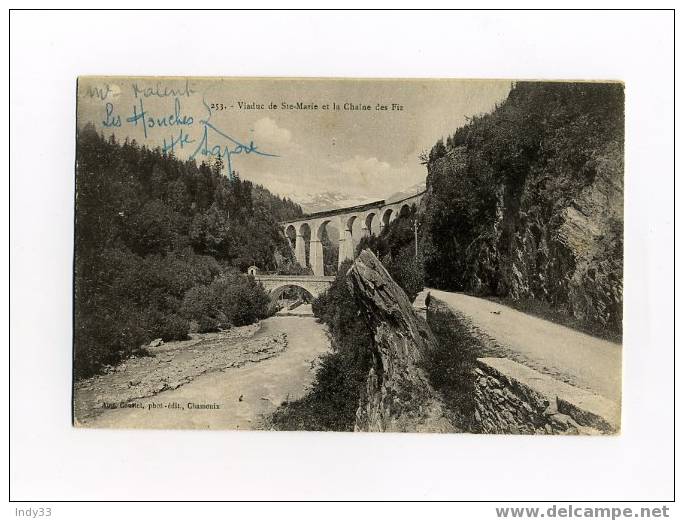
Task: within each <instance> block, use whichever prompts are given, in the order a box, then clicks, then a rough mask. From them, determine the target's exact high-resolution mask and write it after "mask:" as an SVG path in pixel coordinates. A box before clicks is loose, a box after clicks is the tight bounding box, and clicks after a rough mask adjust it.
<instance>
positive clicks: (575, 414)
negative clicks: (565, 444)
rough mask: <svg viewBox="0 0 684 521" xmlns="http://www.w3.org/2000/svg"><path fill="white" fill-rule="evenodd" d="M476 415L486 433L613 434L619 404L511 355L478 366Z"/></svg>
mask: <svg viewBox="0 0 684 521" xmlns="http://www.w3.org/2000/svg"><path fill="white" fill-rule="evenodd" d="M473 377H474V378H475V387H474V389H475V390H474V392H475V405H476V410H475V420H476V424H477V425H479V426H480V428H481V432H483V433H488V434H613V433H616V432H617V431H618V430H619V419H618V418H615V417H614V416H615V414H614V410H615V405H614V404H612V402H610V401H609V400H606V399H604V398H602V397H600V396H598V395H595V394H593V393H590V392H588V391H585V390H583V389H579V388H577V387H573V386H570V385H568V384H566V383H564V382H561V381H559V380H555V379H553V378H551V377H550V376H548V375H544V374H542V373H540V372H538V371H535V370H534V369H530V368H529V367H526V366H524V365H522V364H519V363H517V362H514V361H512V360H509V359H507V358H480V359H478V360H477V367H476V368H475V369H474V374H473Z"/></svg>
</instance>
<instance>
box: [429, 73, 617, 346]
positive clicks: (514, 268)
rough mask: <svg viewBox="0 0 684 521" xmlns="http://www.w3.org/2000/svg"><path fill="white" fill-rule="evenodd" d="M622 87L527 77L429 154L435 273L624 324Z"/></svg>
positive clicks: (459, 284)
mask: <svg viewBox="0 0 684 521" xmlns="http://www.w3.org/2000/svg"><path fill="white" fill-rule="evenodd" d="M623 154H624V91H623V86H622V85H621V84H618V83H548V82H545V83H536V82H519V83H517V84H516V85H515V86H514V87H513V89H512V90H511V92H510V94H509V96H508V98H507V99H506V100H505V101H504V102H503V103H502V104H501V105H500V106H498V107H497V108H496V110H494V111H493V112H492V113H491V114H487V115H484V116H481V117H476V118H473V119H472V120H471V121H470V122H469V124H467V125H466V126H464V127H462V128H459V129H458V130H456V132H455V133H454V134H453V135H451V136H449V137H448V138H447V139H446V142H443V141H442V140H440V141H439V142H437V143H436V145H435V146H434V147H433V148H432V150H431V151H430V153H429V157H427V158H426V162H427V167H428V177H427V194H426V197H425V198H424V199H423V201H422V207H421V210H422V212H421V213H422V222H421V226H422V233H421V235H422V251H423V254H424V257H425V272H426V273H425V274H426V283H427V284H428V285H432V286H435V287H439V288H444V289H450V290H460V291H467V292H473V293H476V294H480V295H491V296H498V297H504V298H506V299H510V300H511V301H514V302H523V301H528V302H537V303H541V304H543V305H546V306H549V307H550V308H552V309H554V310H557V311H559V312H560V313H564V314H567V315H568V316H571V317H574V318H575V319H577V320H579V321H582V322H584V323H587V324H592V325H593V326H595V327H598V328H604V329H606V330H609V331H612V332H614V333H616V334H620V333H621V330H622V266H623V239H622V237H623V169H624V165H623Z"/></svg>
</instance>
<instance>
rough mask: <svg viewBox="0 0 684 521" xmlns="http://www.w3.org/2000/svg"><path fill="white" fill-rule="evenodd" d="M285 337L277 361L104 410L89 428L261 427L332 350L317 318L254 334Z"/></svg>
mask: <svg viewBox="0 0 684 521" xmlns="http://www.w3.org/2000/svg"><path fill="white" fill-rule="evenodd" d="M281 333H286V335H287V340H288V346H287V349H286V350H284V351H283V352H281V353H280V354H278V355H277V356H275V357H273V358H269V359H267V360H263V361H261V362H256V363H248V364H246V365H244V366H242V367H237V368H229V369H226V370H224V371H216V372H212V373H208V374H204V375H202V376H199V377H197V378H196V379H195V380H193V381H192V382H190V383H187V384H185V385H183V386H181V387H179V388H177V389H175V390H169V391H163V392H161V393H159V394H157V395H155V396H153V397H149V398H141V399H139V400H135V401H133V402H131V404H130V406H127V407H125V408H119V409H113V410H107V411H104V412H103V413H102V414H100V415H99V416H98V417H97V418H95V419H93V420H92V421H90V422H88V424H87V425H88V426H89V427H104V428H106V427H116V428H150V429H166V428H184V429H258V428H259V427H260V422H261V419H262V417H263V416H264V415H267V414H270V413H271V412H273V411H274V410H275V409H276V407H277V406H278V405H280V404H281V403H282V402H283V401H285V400H287V399H296V398H300V397H301V396H303V395H304V394H305V391H306V389H307V387H308V386H309V385H310V383H311V381H312V379H313V374H314V370H315V361H316V360H317V358H318V357H319V355H321V354H323V353H325V352H326V351H327V350H328V349H329V342H328V338H327V337H326V334H325V329H324V327H323V326H322V325H321V324H318V323H317V322H316V320H315V319H314V318H312V317H289V316H288V317H271V318H269V319H266V320H264V321H263V322H262V326H261V330H260V331H259V333H257V334H256V335H255V338H258V336H259V335H271V336H272V335H279V334H281Z"/></svg>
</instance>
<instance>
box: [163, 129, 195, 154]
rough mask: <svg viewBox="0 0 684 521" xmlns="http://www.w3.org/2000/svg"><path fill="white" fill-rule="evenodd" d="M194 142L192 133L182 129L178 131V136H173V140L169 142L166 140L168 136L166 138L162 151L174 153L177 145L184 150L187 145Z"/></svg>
mask: <svg viewBox="0 0 684 521" xmlns="http://www.w3.org/2000/svg"><path fill="white" fill-rule="evenodd" d="M194 142H195V140H194V139H190V134H188V133H187V132H185V130H183V129H180V130H179V131H178V137H175V136H171V140H170V141H169V142H168V143H167V142H166V138H164V144H163V146H162V152H171V153H172V154H173V153H174V152H175V150H176V146H178V147H179V148H180V149H181V150H182V149H183V147H184V146H185V145H189V144H190V143H194Z"/></svg>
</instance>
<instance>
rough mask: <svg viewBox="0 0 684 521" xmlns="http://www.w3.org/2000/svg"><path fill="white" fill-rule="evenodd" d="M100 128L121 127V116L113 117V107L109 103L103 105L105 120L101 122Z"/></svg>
mask: <svg viewBox="0 0 684 521" xmlns="http://www.w3.org/2000/svg"><path fill="white" fill-rule="evenodd" d="M102 126H103V127H106V128H110V127H120V126H121V116H119V115H117V116H114V105H113V104H112V103H110V102H107V104H106V105H105V119H104V120H103V121H102Z"/></svg>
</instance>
